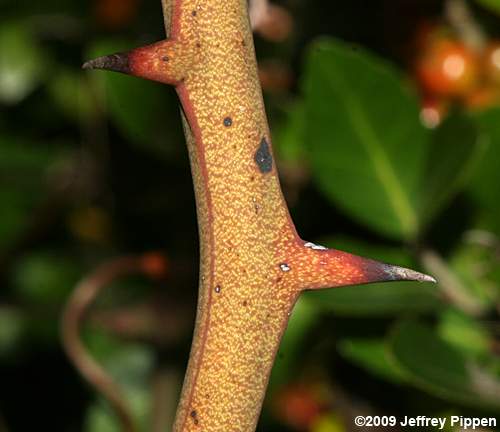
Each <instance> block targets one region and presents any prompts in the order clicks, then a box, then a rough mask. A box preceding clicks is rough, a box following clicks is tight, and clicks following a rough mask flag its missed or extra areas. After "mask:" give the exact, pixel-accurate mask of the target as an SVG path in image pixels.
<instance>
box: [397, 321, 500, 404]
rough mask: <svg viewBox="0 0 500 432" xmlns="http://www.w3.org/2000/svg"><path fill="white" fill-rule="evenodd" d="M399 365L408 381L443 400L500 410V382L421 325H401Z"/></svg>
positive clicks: (398, 338) (407, 323) (399, 330)
mask: <svg viewBox="0 0 500 432" xmlns="http://www.w3.org/2000/svg"><path fill="white" fill-rule="evenodd" d="M391 349H392V354H393V356H394V359H395V361H396V362H397V364H398V365H399V367H400V368H401V370H402V371H403V373H405V375H406V376H407V378H408V380H409V381H410V382H412V383H413V384H414V385H415V386H417V387H419V388H422V389H423V390H425V391H428V392H430V393H432V394H434V395H436V396H439V397H441V398H443V399H446V400H449V401H453V402H457V403H461V404H465V405H469V406H475V407H480V408H487V407H488V408H495V409H500V382H498V381H497V380H496V379H495V378H494V377H493V376H491V375H489V374H487V373H486V372H484V371H481V370H480V369H479V368H478V367H477V366H475V365H474V364H473V363H471V362H468V361H467V360H466V357H465V356H464V355H463V354H462V353H461V352H460V351H458V350H456V349H455V348H454V347H453V346H451V345H449V344H448V343H446V342H445V341H444V340H442V339H441V338H439V337H438V336H436V334H435V333H434V332H433V331H432V330H431V329H430V328H429V327H427V326H425V325H422V324H419V323H417V322H411V321H409V322H404V323H401V324H400V325H398V326H397V327H396V328H395V330H394V333H393V335H392V340H391Z"/></svg>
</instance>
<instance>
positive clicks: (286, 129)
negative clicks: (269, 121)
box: [273, 101, 306, 163]
mask: <svg viewBox="0 0 500 432" xmlns="http://www.w3.org/2000/svg"><path fill="white" fill-rule="evenodd" d="M305 120H306V119H305V107H304V104H303V103H302V101H296V102H295V103H294V104H293V105H292V106H291V108H288V110H287V113H286V119H285V121H283V122H282V123H279V124H277V125H276V126H275V127H274V128H273V146H274V147H275V148H276V152H277V154H278V156H279V158H280V160H282V161H284V162H292V163H302V161H303V159H304V152H305V148H304V137H305V126H306V125H305Z"/></svg>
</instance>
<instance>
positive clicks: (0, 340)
mask: <svg viewBox="0 0 500 432" xmlns="http://www.w3.org/2000/svg"><path fill="white" fill-rule="evenodd" d="M24 324H25V322H24V319H23V316H22V313H21V312H20V311H18V310H16V309H13V308H9V307H0V358H1V357H2V356H5V355H8V354H9V353H10V352H11V351H12V350H14V349H15V347H16V346H17V345H18V343H19V339H20V338H21V336H22V334H23V330H24Z"/></svg>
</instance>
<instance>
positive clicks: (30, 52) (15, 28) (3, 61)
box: [0, 22, 46, 104]
mask: <svg viewBox="0 0 500 432" xmlns="http://www.w3.org/2000/svg"><path fill="white" fill-rule="evenodd" d="M45 56H46V55H45V54H44V53H43V52H42V50H41V48H40V46H39V45H38V44H37V42H36V39H35V37H34V36H33V34H32V33H31V29H30V27H29V25H28V23H27V22H10V23H9V22H7V23H6V22H2V26H1V27H0V102H3V103H7V104H15V103H18V102H20V101H21V100H22V99H24V98H25V97H26V96H28V94H29V93H30V92H31V91H32V90H33V89H34V88H35V87H36V85H37V84H38V83H39V82H40V81H41V79H42V78H43V75H44V73H45V69H46V59H45Z"/></svg>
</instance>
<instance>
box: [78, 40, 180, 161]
mask: <svg viewBox="0 0 500 432" xmlns="http://www.w3.org/2000/svg"><path fill="white" fill-rule="evenodd" d="M132 48H133V46H132V45H131V44H127V43H125V42H112V41H109V40H106V41H103V42H100V43H98V44H96V45H95V46H93V47H92V48H91V49H90V50H89V52H90V54H89V56H88V58H95V57H99V56H102V55H106V54H110V53H114V52H117V51H126V50H130V49H132ZM89 74H92V76H93V77H94V78H95V79H96V80H99V81H100V82H101V83H102V84H103V85H104V90H105V95H106V102H107V109H108V110H109V114H110V116H111V118H112V119H113V121H114V123H115V125H116V127H117V128H118V129H119V130H120V131H121V132H122V133H123V134H124V136H126V137H127V138H129V139H130V140H132V142H134V143H137V144H140V145H141V147H143V148H146V149H148V150H152V151H154V152H155V153H157V154H159V155H165V154H168V153H169V150H171V148H172V147H173V146H172V145H170V146H169V144H168V140H170V142H177V141H176V138H175V137H176V136H179V132H180V131H181V126H180V123H179V115H178V104H177V102H173V100H172V98H170V103H169V95H171V96H172V92H171V90H169V89H167V87H166V86H164V85H161V84H159V83H155V82H152V81H147V80H144V79H139V78H136V77H131V76H127V75H123V74H119V73H114V72H102V71H91V72H89ZM165 141H167V142H165Z"/></svg>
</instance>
